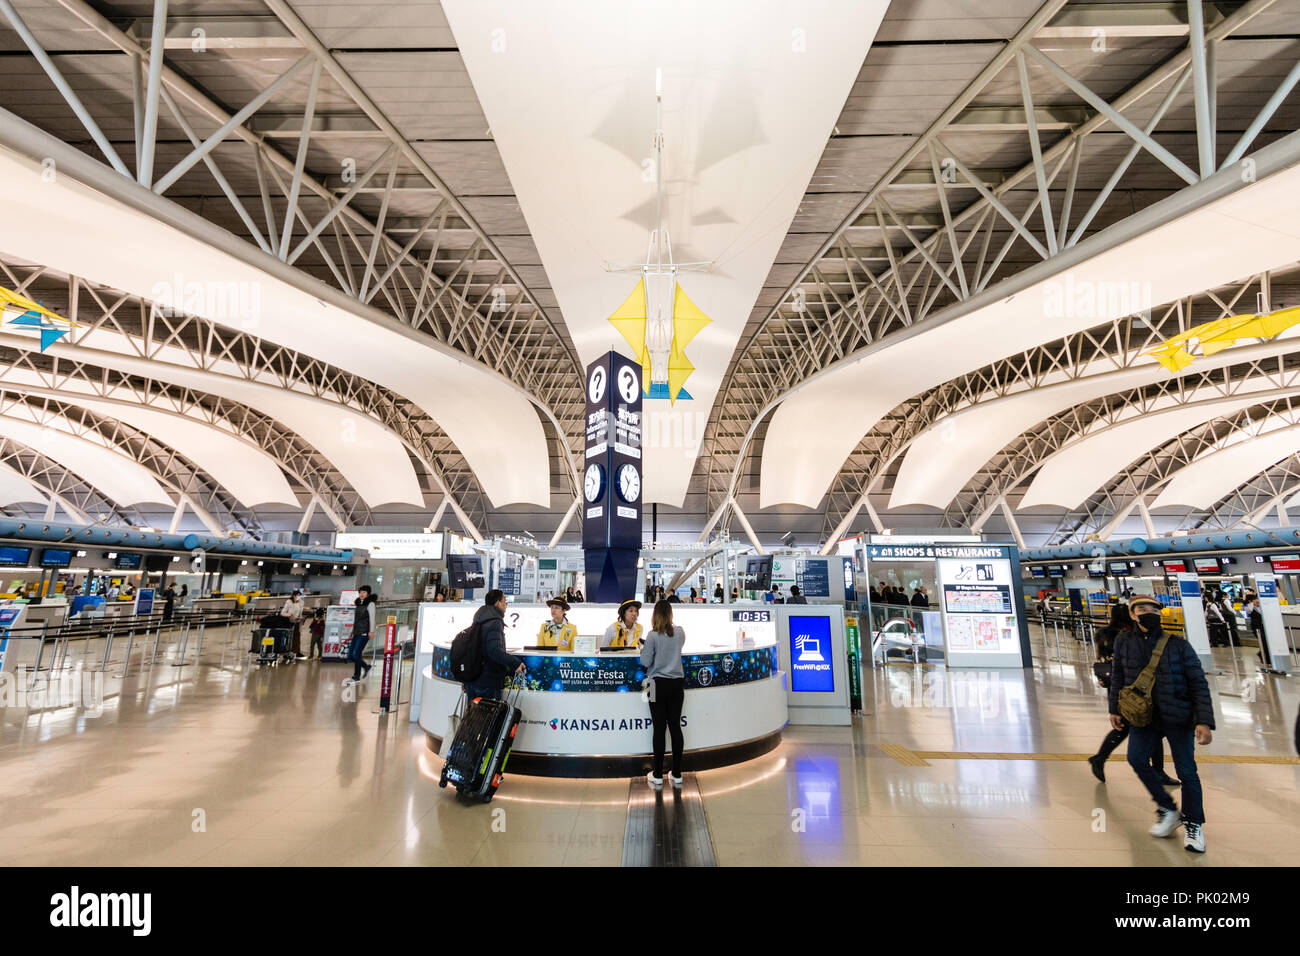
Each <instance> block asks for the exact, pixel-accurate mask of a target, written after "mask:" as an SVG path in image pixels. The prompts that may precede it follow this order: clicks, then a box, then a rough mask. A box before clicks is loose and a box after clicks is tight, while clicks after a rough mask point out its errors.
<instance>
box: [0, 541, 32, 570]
mask: <svg viewBox="0 0 1300 956" xmlns="http://www.w3.org/2000/svg"><path fill="white" fill-rule="evenodd" d="M31 559H32V549H31V548H12V547H7V546H6V547H2V548H0V564H21V565H25V564H27V562H28V561H30V560H31Z"/></svg>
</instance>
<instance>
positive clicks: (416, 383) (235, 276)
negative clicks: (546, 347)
mask: <svg viewBox="0 0 1300 956" xmlns="http://www.w3.org/2000/svg"><path fill="white" fill-rule="evenodd" d="M0 208H3V209H4V215H3V216H0V250H3V251H4V252H7V253H11V254H13V255H15V256H20V257H22V258H23V259H26V260H28V261H31V262H38V263H41V264H43V265H47V266H50V267H51V268H54V269H57V270H58V271H60V272H66V273H68V274H70V275H77V276H82V277H85V278H87V279H89V280H91V281H92V282H99V283H103V284H105V285H108V286H111V287H112V288H114V289H120V290H122V291H124V292H127V293H130V294H132V295H138V296H142V297H143V298H145V299H149V300H155V301H156V300H158V299H159V298H160V296H161V295H162V294H163V292H162V291H161V290H167V289H176V288H178V287H179V289H180V290H181V293H180V295H178V296H177V298H178V299H182V300H183V301H184V302H185V307H186V311H187V312H193V313H195V314H198V315H201V316H202V317H203V318H206V319H209V320H211V321H213V322H216V323H218V324H221V325H226V326H229V327H232V328H238V329H241V330H243V331H246V332H249V333H251V334H254V335H256V336H258V337H259V338H262V339H264V340H266V341H269V342H274V343H276V344H279V345H283V346H285V347H286V348H291V349H294V350H296V351H298V352H301V353H303V354H306V355H310V356H313V357H315V358H318V359H321V360H322V361H325V362H328V363H330V364H331V365H335V366H337V367H338V368H341V369H344V370H346V371H348V372H351V373H353V374H355V375H360V376H362V377H364V378H367V379H369V380H371V381H373V382H377V383H380V384H383V385H385V386H386V387H389V388H391V389H393V390H394V391H396V392H397V393H399V394H401V395H403V396H405V397H406V398H408V399H409V400H411V401H412V402H414V403H415V404H416V405H417V406H419V407H420V408H422V409H423V410H424V411H425V412H426V413H427V414H428V415H429V416H430V417H431V418H433V419H434V421H436V422H437V423H438V424H439V426H441V427H442V429H443V430H444V431H445V432H446V433H447V435H448V436H449V437H450V438H451V439H452V441H453V442H455V443H456V447H457V449H458V450H459V451H460V453H461V454H462V455H463V456H464V457H465V460H466V461H467V462H468V463H469V466H470V467H471V468H472V469H473V471H474V473H475V475H476V476H477V477H478V479H479V481H480V483H481V484H482V486H483V489H484V491H485V492H486V494H487V496H488V498H489V499H490V500H491V501H492V503H493V504H494V505H503V504H509V503H512V502H527V503H532V504H540V505H548V504H549V503H550V460H549V456H548V452H547V446H546V437H545V434H544V432H543V431H542V426H541V421H540V419H539V418H538V415H537V412H536V410H535V409H534V408H533V405H532V403H531V402H530V401H529V400H528V399H527V398H526V397H525V396H524V395H523V393H522V392H520V391H519V390H518V389H517V388H515V387H514V386H513V385H511V384H510V383H508V382H506V381H505V380H504V379H502V378H500V377H498V376H496V375H493V374H492V373H490V372H488V371H487V370H486V369H484V368H483V367H482V366H479V365H477V364H475V363H473V362H470V361H467V360H463V359H462V358H458V357H457V356H456V355H453V354H452V352H451V350H449V349H447V350H444V349H443V348H441V347H438V346H436V345H435V344H434V343H433V340H432V339H430V338H429V337H428V336H426V335H423V334H421V333H418V332H415V331H413V330H411V329H409V328H406V327H405V326H402V325H400V324H399V323H398V322H396V321H395V320H394V321H392V322H391V323H381V322H378V321H372V320H371V319H368V318H365V317H362V316H361V315H358V314H355V313H353V312H351V311H349V310H347V309H343V308H340V307H338V306H335V305H333V304H331V303H330V302H327V301H325V300H323V299H318V298H316V297H315V296H313V295H310V294H308V293H307V292H304V291H302V290H300V289H299V288H297V287H296V286H294V285H291V284H290V283H288V282H286V281H284V280H282V279H280V278H278V277H276V276H273V275H271V274H269V273H266V272H263V271H262V270H260V269H258V268H255V267H254V266H251V265H249V264H248V263H247V262H245V261H244V260H243V259H241V258H237V257H235V256H234V255H231V254H229V253H227V252H224V251H222V250H220V249H217V248H215V247H213V246H210V245H208V244H207V243H205V242H202V241H201V240H198V239H196V238H194V237H193V236H190V235H188V234H187V233H185V232H183V231H181V230H178V229H175V228H173V227H171V226H169V225H166V224H164V223H161V222H159V221H158V220H157V219H154V218H153V217H151V216H149V215H146V214H144V213H142V212H139V211H137V210H135V209H133V208H130V207H128V206H126V205H125V204H123V203H121V202H119V201H117V200H115V199H112V198H110V197H108V196H105V195H103V194H101V193H98V192H96V191H95V190H92V189H90V188H88V187H86V186H84V185H82V184H81V183H78V182H76V181H75V180H73V179H72V178H71V177H69V176H68V175H67V174H66V173H64V172H60V173H59V174H58V175H57V177H56V178H55V179H54V181H52V182H45V181H44V180H43V177H42V168H41V166H40V165H39V164H36V163H33V162H31V161H29V160H26V159H23V158H21V157H19V156H17V155H15V154H13V153H10V152H8V151H6V150H0ZM149 250H166V254H165V255H157V254H152V252H149ZM191 284H197V288H198V289H199V290H200V294H199V295H197V296H191V295H190V293H189V289H190V288H191V287H192V286H191ZM232 303H240V305H239V306H238V307H235V306H233V305H232ZM73 337H74V339H75V338H76V333H75V332H74V333H73ZM262 407H266V406H265V405H263V406H262ZM352 453H353V454H354V455H355V454H357V450H356V449H355V448H354V449H353V452H352ZM336 464H340V465H341V463H340V462H336ZM388 500H405V499H400V498H394V499H388Z"/></svg>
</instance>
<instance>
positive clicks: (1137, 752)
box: [1128, 724, 1205, 824]
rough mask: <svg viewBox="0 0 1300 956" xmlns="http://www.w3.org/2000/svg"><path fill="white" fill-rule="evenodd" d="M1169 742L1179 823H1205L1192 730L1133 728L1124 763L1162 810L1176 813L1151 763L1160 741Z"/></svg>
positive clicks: (1175, 807) (1194, 734)
mask: <svg viewBox="0 0 1300 956" xmlns="http://www.w3.org/2000/svg"><path fill="white" fill-rule="evenodd" d="M1162 737H1163V738H1165V739H1166V740H1168V741H1169V756H1170V757H1171V758H1172V759H1173V762H1174V773H1175V774H1177V775H1178V779H1179V780H1180V781H1181V782H1182V784H1183V788H1182V789H1183V820H1185V821H1186V822H1187V823H1196V824H1201V823H1204V822H1205V807H1204V805H1203V804H1202V802H1201V777H1200V775H1199V774H1198V773H1197V772H1196V731H1195V729H1194V728H1192V727H1165V726H1163V725H1161V724H1152V725H1150V726H1148V727H1134V728H1132V729H1131V730H1130V731H1129V735H1128V762H1129V766H1130V767H1132V768H1133V772H1134V773H1136V774H1137V775H1138V779H1139V780H1141V781H1142V783H1143V785H1144V786H1145V787H1146V788H1147V793H1149V794H1151V799H1152V800H1154V801H1155V802H1156V803H1157V804H1158V805H1159V806H1160V809H1162V810H1177V809H1178V804H1176V803H1174V798H1173V797H1171V796H1170V795H1169V793H1168V792H1167V791H1166V790H1165V788H1164V787H1163V786H1161V784H1160V773H1159V771H1157V770H1156V769H1155V768H1154V767H1153V766H1151V760H1152V758H1153V757H1155V755H1156V754H1158V753H1159V752H1160V739H1161V738H1162Z"/></svg>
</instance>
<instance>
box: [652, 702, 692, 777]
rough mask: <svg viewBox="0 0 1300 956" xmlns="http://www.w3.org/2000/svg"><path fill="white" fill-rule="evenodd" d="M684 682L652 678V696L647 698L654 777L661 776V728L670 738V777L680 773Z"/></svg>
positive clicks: (662, 736) (662, 737)
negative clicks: (671, 741) (648, 701)
mask: <svg viewBox="0 0 1300 956" xmlns="http://www.w3.org/2000/svg"><path fill="white" fill-rule="evenodd" d="M685 684H686V682H685V681H684V680H682V678H680V677H656V678H655V699H654V700H652V701H650V719H651V720H652V721H653V722H654V737H653V740H654V751H655V766H654V769H655V776H656V777H660V778H662V777H663V775H664V731H668V733H669V734H671V735H672V738H673V776H674V777H680V776H681V775H682V750H683V749H685V747H686V743H685V741H684V740H683V738H682V704H683V703H685V701H686V690H685Z"/></svg>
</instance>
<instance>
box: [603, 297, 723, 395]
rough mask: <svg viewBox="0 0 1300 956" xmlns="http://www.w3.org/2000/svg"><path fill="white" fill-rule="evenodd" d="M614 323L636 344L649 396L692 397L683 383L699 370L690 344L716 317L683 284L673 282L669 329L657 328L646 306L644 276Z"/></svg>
mask: <svg viewBox="0 0 1300 956" xmlns="http://www.w3.org/2000/svg"><path fill="white" fill-rule="evenodd" d="M609 321H610V324H612V325H613V326H614V328H616V329H617V330H618V332H619V334H620V335H622V336H623V339H624V341H626V342H627V344H628V345H630V346H631V347H632V353H633V354H634V355H635V356H636V357H637V361H638V362H639V363H640V364H641V381H642V383H643V387H644V389H645V395H646V397H647V398H667V399H668V400H669V402H671V403H673V404H676V403H677V399H679V398H690V395H689V394H687V393H686V392H685V390H684V389H683V386H684V385H685V384H686V379H687V378H689V377H690V374H691V373H692V372H694V371H695V366H694V365H692V364H691V362H690V359H688V358H687V357H686V346H688V345H690V344H691V341H692V340H693V339H694V338H695V336H697V335H699V334H700V330H701V329H703V328H704V327H705V326H706V325H708V324H709V322H710V321H712V320H711V319H710V318H709V317H708V316H707V315H705V314H704V313H703V312H702V311H700V307H699V306H697V305H696V304H695V303H694V302H692V301H691V300H690V297H689V296H687V295H686V293H685V292H683V291H682V287H681V286H679V285H677V284H676V283H674V284H673V308H672V314H671V316H670V317H669V322H668V323H662V324H664V325H668V326H669V329H670V330H668V329H656V328H655V326H656V325H660V324H661V323H660V322H656V321H653V320H651V319H650V317H649V316H648V315H647V309H646V280H645V278H642V279H641V280H640V281H639V282H637V284H636V288H634V289H633V290H632V294H631V295H629V296H628V297H627V299H626V300H624V302H623V304H622V305H620V306H619V307H618V308H617V309H616V310H615V311H614V314H613V315H611V316H610V317H609Z"/></svg>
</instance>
